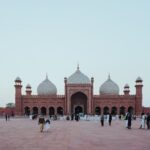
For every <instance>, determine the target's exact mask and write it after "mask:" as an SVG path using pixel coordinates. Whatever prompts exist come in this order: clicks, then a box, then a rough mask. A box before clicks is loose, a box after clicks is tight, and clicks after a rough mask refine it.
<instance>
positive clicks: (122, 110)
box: [120, 106, 126, 115]
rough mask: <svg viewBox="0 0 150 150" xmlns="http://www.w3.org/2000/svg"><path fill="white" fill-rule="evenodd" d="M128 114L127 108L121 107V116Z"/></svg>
mask: <svg viewBox="0 0 150 150" xmlns="http://www.w3.org/2000/svg"><path fill="white" fill-rule="evenodd" d="M125 113H126V108H125V107H124V106H121V107H120V115H125Z"/></svg>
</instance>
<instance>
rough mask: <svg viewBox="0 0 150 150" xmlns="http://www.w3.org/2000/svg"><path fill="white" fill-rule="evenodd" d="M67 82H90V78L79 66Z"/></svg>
mask: <svg viewBox="0 0 150 150" xmlns="http://www.w3.org/2000/svg"><path fill="white" fill-rule="evenodd" d="M67 83H69V84H90V83H91V81H90V79H89V78H88V77H87V76H86V75H84V74H83V73H82V72H81V71H80V70H79V66H78V67H77V70H76V72H75V73H73V74H72V75H71V76H70V77H69V78H68V80H67Z"/></svg>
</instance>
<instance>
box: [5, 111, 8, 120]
mask: <svg viewBox="0 0 150 150" xmlns="http://www.w3.org/2000/svg"><path fill="white" fill-rule="evenodd" d="M5 120H6V122H7V121H8V115H7V113H5Z"/></svg>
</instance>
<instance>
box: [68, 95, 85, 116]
mask: <svg viewBox="0 0 150 150" xmlns="http://www.w3.org/2000/svg"><path fill="white" fill-rule="evenodd" d="M71 113H83V114H87V96H86V95H85V94H83V93H82V92H77V93H75V94H73V95H72V96H71Z"/></svg>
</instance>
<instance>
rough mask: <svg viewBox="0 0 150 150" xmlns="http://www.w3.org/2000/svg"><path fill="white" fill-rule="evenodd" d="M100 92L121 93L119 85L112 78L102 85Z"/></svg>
mask: <svg viewBox="0 0 150 150" xmlns="http://www.w3.org/2000/svg"><path fill="white" fill-rule="evenodd" d="M100 94H102V95H119V87H118V85H117V84H116V83H115V82H114V81H112V80H111V79H110V76H109V77H108V79H107V80H106V81H105V82H104V83H103V84H102V85H101V87H100Z"/></svg>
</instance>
